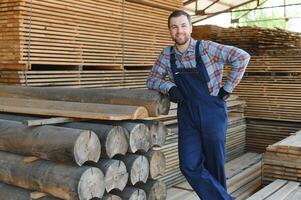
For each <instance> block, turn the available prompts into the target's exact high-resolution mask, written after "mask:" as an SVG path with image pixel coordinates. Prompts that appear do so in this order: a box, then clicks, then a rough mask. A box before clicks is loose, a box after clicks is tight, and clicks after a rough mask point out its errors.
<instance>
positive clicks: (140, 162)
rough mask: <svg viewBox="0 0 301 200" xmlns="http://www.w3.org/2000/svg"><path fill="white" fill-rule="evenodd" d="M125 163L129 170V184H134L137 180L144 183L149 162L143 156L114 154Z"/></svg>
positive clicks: (147, 174)
mask: <svg viewBox="0 0 301 200" xmlns="http://www.w3.org/2000/svg"><path fill="white" fill-rule="evenodd" d="M116 159H118V160H121V161H123V162H124V164H125V165H126V168H127V171H128V172H129V176H130V177H129V184H132V185H135V184H136V183H138V182H143V183H145V182H146V181H147V178H148V176H149V163H148V160H147V158H146V157H145V156H141V155H136V154H128V155H126V156H116Z"/></svg>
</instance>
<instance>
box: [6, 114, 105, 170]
mask: <svg viewBox="0 0 301 200" xmlns="http://www.w3.org/2000/svg"><path fill="white" fill-rule="evenodd" d="M0 150H3V151H9V152H15V153H20V154H27V155H34V156H37V157H40V158H43V159H46V160H53V161H59V162H75V163H76V164H77V165H79V166H81V165H82V164H83V163H84V162H86V161H94V162H97V161H98V159H99V157H100V150H101V146H100V141H99V139H98V137H97V135H96V134H95V133H94V132H92V131H87V130H78V129H70V128H63V127H56V126H48V125H45V126H38V127H28V126H26V125H24V124H22V123H20V122H16V121H9V120H0Z"/></svg>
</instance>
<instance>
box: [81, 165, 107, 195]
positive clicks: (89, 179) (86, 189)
mask: <svg viewBox="0 0 301 200" xmlns="http://www.w3.org/2000/svg"><path fill="white" fill-rule="evenodd" d="M77 191H78V197H79V199H92V198H101V197H102V196H103V194H104V192H105V184H104V175H103V173H102V171H101V170H100V169H98V168H96V167H90V168H88V169H87V170H86V171H85V172H84V173H83V174H82V175H81V177H80V180H79V183H78V188H77Z"/></svg>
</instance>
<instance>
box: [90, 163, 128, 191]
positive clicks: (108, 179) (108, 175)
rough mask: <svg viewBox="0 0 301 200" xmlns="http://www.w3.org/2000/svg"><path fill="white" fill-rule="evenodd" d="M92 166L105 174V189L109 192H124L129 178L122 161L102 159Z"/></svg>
mask: <svg viewBox="0 0 301 200" xmlns="http://www.w3.org/2000/svg"><path fill="white" fill-rule="evenodd" d="M91 166H93V167H97V168H99V169H101V171H102V172H103V173H104V181H105V188H106V191H107V192H110V191H111V190H113V189H117V190H120V191H122V190H123V189H124V188H125V186H126V184H127V182H128V178H129V174H128V173H127V169H126V166H125V164H124V163H123V162H122V161H120V160H114V159H101V160H99V162H98V163H93V164H92V163H91Z"/></svg>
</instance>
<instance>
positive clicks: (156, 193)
mask: <svg viewBox="0 0 301 200" xmlns="http://www.w3.org/2000/svg"><path fill="white" fill-rule="evenodd" d="M136 187H137V188H140V189H142V190H144V192H145V193H146V198H147V200H166V196H167V190H166V185H165V183H164V182H162V181H157V180H156V181H155V180H148V181H147V182H146V183H145V184H142V183H138V184H137V185H136Z"/></svg>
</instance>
